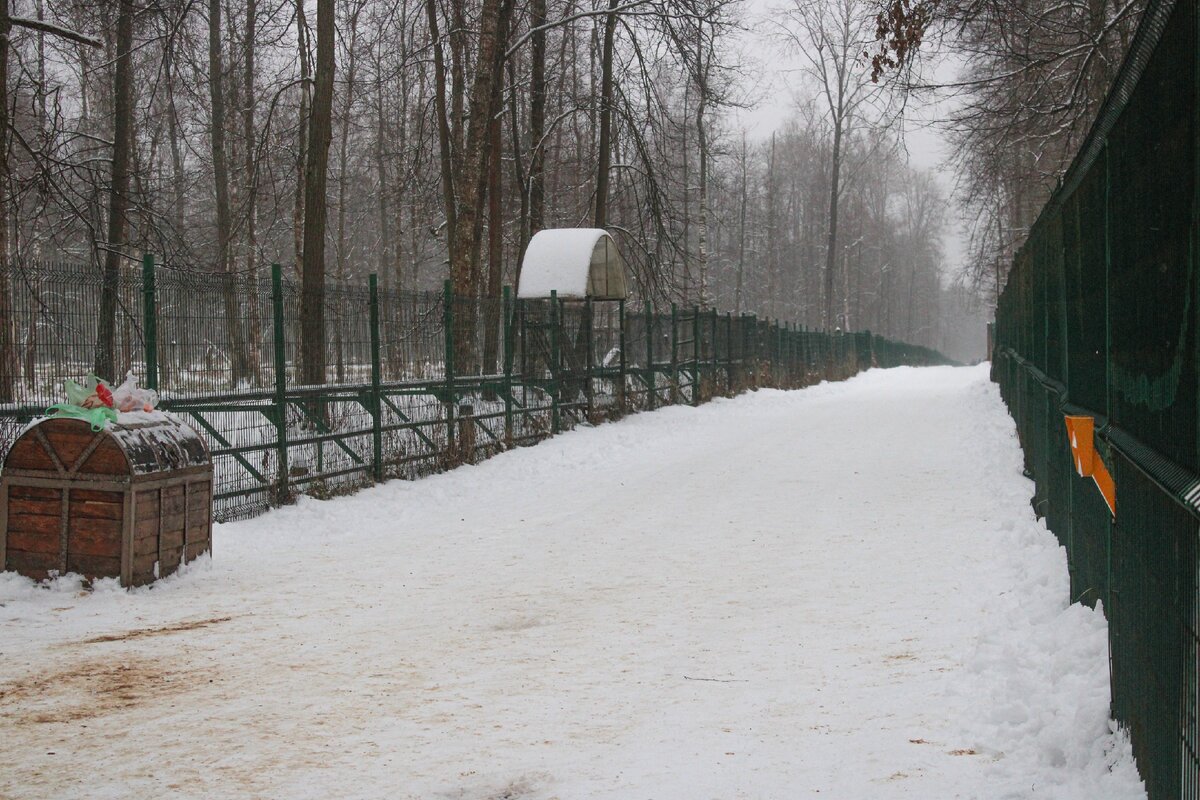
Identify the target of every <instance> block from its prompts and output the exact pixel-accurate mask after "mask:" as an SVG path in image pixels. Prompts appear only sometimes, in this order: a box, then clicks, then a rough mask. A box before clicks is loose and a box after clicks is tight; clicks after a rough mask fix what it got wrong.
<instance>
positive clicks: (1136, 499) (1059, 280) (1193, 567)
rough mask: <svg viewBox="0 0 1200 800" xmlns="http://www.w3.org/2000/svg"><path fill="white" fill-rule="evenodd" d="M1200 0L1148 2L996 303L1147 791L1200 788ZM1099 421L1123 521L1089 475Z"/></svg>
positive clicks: (999, 359) (1012, 372)
mask: <svg viewBox="0 0 1200 800" xmlns="http://www.w3.org/2000/svg"><path fill="white" fill-rule="evenodd" d="M1197 24H1198V20H1197V11H1196V3H1195V2H1194V1H1193V2H1187V1H1185V0H1180V1H1179V2H1175V1H1174V0H1152V2H1151V3H1150V4H1149V7H1148V8H1147V10H1146V12H1145V15H1144V18H1143V22H1142V25H1141V27H1140V28H1139V30H1138V32H1137V35H1136V36H1135V37H1134V42H1133V45H1132V47H1131V49H1130V53H1129V55H1128V56H1127V58H1126V60H1125V63H1124V64H1123V65H1122V67H1121V71H1120V73H1119V75H1118V77H1117V79H1116V81H1115V83H1114V86H1113V88H1112V91H1111V92H1110V95H1109V97H1108V99H1107V100H1106V101H1105V104H1104V106H1103V107H1102V109H1101V111H1100V115H1099V118H1098V121H1097V123H1096V125H1095V127H1094V128H1093V130H1092V131H1091V133H1090V134H1089V136H1088V139H1087V140H1086V141H1085V143H1084V146H1083V148H1082V150H1081V151H1080V153H1079V155H1078V156H1077V158H1076V160H1075V162H1074V163H1073V164H1072V167H1071V169H1070V170H1069V171H1068V172H1067V174H1066V176H1064V179H1063V183H1062V185H1061V186H1060V188H1059V190H1058V192H1057V193H1056V194H1055V196H1054V197H1053V198H1052V199H1051V201H1050V202H1049V203H1048V204H1047V206H1046V208H1045V209H1044V210H1043V211H1042V214H1041V216H1040V217H1039V219H1038V220H1037V222H1036V223H1035V224H1034V226H1033V228H1032V229H1031V231H1030V236H1029V239H1028V241H1027V242H1026V244H1025V246H1024V247H1023V248H1022V250H1021V252H1020V253H1019V254H1018V255H1017V257H1016V258H1015V260H1014V263H1013V267H1012V270H1011V272H1010V274H1009V278H1008V283H1007V285H1006V287H1005V289H1004V291H1003V293H1002V294H1001V296H1000V298H999V299H998V302H997V309H996V323H995V327H994V351H993V370H992V374H993V378H994V379H995V380H996V381H997V382H998V383H999V384H1000V393H1001V397H1002V398H1003V399H1004V402H1005V403H1006V404H1007V405H1008V408H1009V410H1010V412H1011V413H1012V415H1013V417H1014V419H1015V421H1016V425H1017V432H1018V436H1019V438H1020V441H1021V445H1022V447H1023V448H1024V451H1025V463H1026V468H1027V470H1028V471H1029V473H1030V475H1031V476H1032V478H1033V480H1034V485H1035V488H1034V497H1033V504H1034V507H1035V508H1036V509H1037V511H1038V513H1039V515H1044V517H1045V519H1046V523H1047V525H1048V527H1049V528H1050V530H1052V531H1053V532H1054V533H1055V535H1056V536H1057V537H1058V539H1059V541H1060V542H1062V544H1063V546H1064V547H1065V548H1066V551H1067V558H1068V565H1069V568H1070V575H1071V599H1072V600H1073V601H1078V602H1083V603H1087V604H1088V605H1096V604H1098V603H1099V604H1102V605H1103V608H1104V611H1105V613H1106V615H1107V616H1108V619H1109V645H1110V650H1109V652H1110V659H1111V674H1112V693H1113V697H1112V701H1113V702H1112V711H1113V715H1114V717H1115V718H1116V719H1117V721H1118V722H1119V723H1120V724H1121V725H1122V726H1124V727H1125V728H1127V729H1128V731H1129V733H1130V736H1131V739H1132V742H1133V749H1134V755H1135V756H1136V758H1137V761H1138V767H1139V769H1140V771H1141V774H1142V776H1143V778H1144V779H1145V781H1146V785H1147V788H1148V791H1149V796H1150V798H1151V800H1161V799H1163V798H1172V799H1174V798H1186V800H1197V799H1198V798H1200V757H1198V755H1197V753H1198V747H1200V728H1198V724H1200V723H1198V717H1200V696H1198V695H1200V692H1198V687H1197V665H1198V664H1200V640H1198V637H1197V621H1198V620H1197V613H1198V612H1197V591H1196V589H1197V586H1196V584H1197V574H1198V573H1200V560H1198V555H1200V554H1198V553H1197V533H1198V532H1200V474H1198V473H1200V440H1198V437H1200V428H1198V415H1200V407H1198V400H1200V398H1198V397H1197V391H1198V383H1200V371H1198V369H1197V348H1198V347H1200V339H1198V337H1197V332H1196V331H1197V327H1198V325H1200V318H1198V316H1197V311H1198V309H1197V300H1198V296H1197V295H1198V292H1200V281H1198V280H1197V276H1196V274H1195V260H1196V257H1197V255H1198V253H1200V203H1198V201H1197V193H1198V191H1200V183H1198V181H1197V178H1196V175H1197V170H1198V169H1200V163H1198V154H1200V151H1198V142H1197V136H1198V134H1200V129H1198V126H1197V113H1198V106H1197V92H1198V91H1200V81H1198V79H1197V69H1198V67H1200V64H1198V62H1197V57H1198V53H1197V46H1198V44H1200V40H1198V38H1197ZM1067 414H1071V415H1083V416H1090V417H1093V418H1094V421H1095V425H1096V436H1095V444H1096V448H1097V452H1098V457H1100V458H1101V459H1102V460H1103V462H1104V463H1105V465H1106V466H1107V468H1108V470H1109V471H1110V472H1111V474H1112V475H1113V478H1114V479H1115V484H1116V502H1115V517H1114V514H1113V513H1112V512H1110V509H1109V507H1108V505H1107V503H1106V502H1105V500H1104V499H1103V497H1102V496H1101V494H1100V492H1099V491H1098V489H1097V486H1096V484H1095V483H1094V482H1093V480H1092V479H1091V478H1089V477H1081V476H1079V475H1078V474H1076V472H1075V469H1074V462H1073V460H1072V454H1071V443H1070V442H1069V441H1068V439H1067V434H1066V428H1065V421H1064V415H1067Z"/></svg>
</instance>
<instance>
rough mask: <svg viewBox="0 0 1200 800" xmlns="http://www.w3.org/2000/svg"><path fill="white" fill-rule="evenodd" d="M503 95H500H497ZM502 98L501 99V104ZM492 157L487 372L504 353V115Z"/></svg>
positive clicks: (496, 126)
mask: <svg viewBox="0 0 1200 800" xmlns="http://www.w3.org/2000/svg"><path fill="white" fill-rule="evenodd" d="M497 94H499V93H497ZM498 100H499V98H498V97H497V101H498ZM491 148H492V153H491V157H490V158H489V159H488V272H487V292H486V293H485V295H484V296H485V297H486V303H487V307H486V310H485V314H484V325H483V371H484V373H488V372H493V371H495V369H496V355H497V351H498V350H499V349H500V347H499V341H500V302H499V301H500V282H501V279H502V276H503V270H504V261H503V259H504V239H503V237H502V236H501V234H502V233H503V231H504V215H503V212H502V206H501V202H500V201H501V196H500V191H501V188H502V186H501V175H500V166H501V165H500V115H499V114H493V115H492V130H491Z"/></svg>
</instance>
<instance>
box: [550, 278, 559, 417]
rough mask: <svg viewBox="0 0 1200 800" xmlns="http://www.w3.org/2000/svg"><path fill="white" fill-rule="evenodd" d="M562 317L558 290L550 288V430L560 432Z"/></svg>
mask: <svg viewBox="0 0 1200 800" xmlns="http://www.w3.org/2000/svg"><path fill="white" fill-rule="evenodd" d="M559 322H560V317H559V313H558V290H557V289H551V290H550V387H549V388H550V432H551V433H558V431H559V425H560V420H559V407H558V403H559V398H558V376H559V373H560V367H561V364H560V362H559V356H560V355H561V353H559V346H558V325H559Z"/></svg>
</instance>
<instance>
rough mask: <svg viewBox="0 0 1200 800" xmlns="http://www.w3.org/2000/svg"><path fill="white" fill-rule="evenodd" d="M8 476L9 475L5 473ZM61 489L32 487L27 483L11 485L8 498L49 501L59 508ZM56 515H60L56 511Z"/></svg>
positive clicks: (9, 485)
mask: <svg viewBox="0 0 1200 800" xmlns="http://www.w3.org/2000/svg"><path fill="white" fill-rule="evenodd" d="M5 474H6V475H7V474H9V473H7V472H6V473H5ZM59 491H60V490H59V489H57V488H50V487H46V486H30V485H28V484H25V483H9V484H8V496H9V497H11V498H13V499H14V500H35V501H36V500H49V501H53V503H54V507H55V508H56V509H57V508H58V493H59ZM55 513H58V512H57V511H55Z"/></svg>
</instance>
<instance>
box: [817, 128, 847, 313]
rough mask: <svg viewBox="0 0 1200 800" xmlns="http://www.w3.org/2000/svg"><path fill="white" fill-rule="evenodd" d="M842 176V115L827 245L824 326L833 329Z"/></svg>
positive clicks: (832, 174)
mask: <svg viewBox="0 0 1200 800" xmlns="http://www.w3.org/2000/svg"><path fill="white" fill-rule="evenodd" d="M841 175H842V119H841V115H840V113H839V114H837V115H835V117H834V122H833V160H832V162H831V164H830V179H829V235H828V238H827V239H826V244H825V285H824V294H825V297H824V301H825V306H824V310H823V312H822V314H823V318H822V320H821V322H822V324H823V325H824V327H825V328H826V329H827V330H832V329H833V271H834V268H835V266H836V265H837V227H838V190H839V183H840V181H841Z"/></svg>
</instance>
